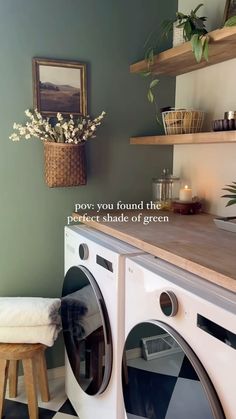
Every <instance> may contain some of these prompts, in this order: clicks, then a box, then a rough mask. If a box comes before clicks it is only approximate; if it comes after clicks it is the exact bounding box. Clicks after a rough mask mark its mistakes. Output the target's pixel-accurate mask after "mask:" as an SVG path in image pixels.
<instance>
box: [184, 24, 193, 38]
mask: <svg viewBox="0 0 236 419" xmlns="http://www.w3.org/2000/svg"><path fill="white" fill-rule="evenodd" d="M191 36H192V26H191V23H190V22H189V20H186V22H185V24H184V37H185V40H186V41H190V39H191Z"/></svg>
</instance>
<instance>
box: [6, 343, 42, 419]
mask: <svg viewBox="0 0 236 419" xmlns="http://www.w3.org/2000/svg"><path fill="white" fill-rule="evenodd" d="M45 349H46V346H44V345H42V344H41V343H35V344H30V343H22V344H21V343H0V418H2V416H3V406H4V400H5V393H6V384H7V377H9V397H17V382H18V361H22V364H23V370H24V376H25V388H26V394H27V398H28V410H29V417H30V419H38V400H37V389H36V376H37V378H38V383H39V388H40V393H41V399H42V401H43V402H48V401H49V400H50V395H49V390H48V380H47V369H46V362H45V356H44V351H45Z"/></svg>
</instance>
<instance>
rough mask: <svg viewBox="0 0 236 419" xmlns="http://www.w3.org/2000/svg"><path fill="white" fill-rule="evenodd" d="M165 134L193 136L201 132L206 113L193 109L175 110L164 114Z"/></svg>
mask: <svg viewBox="0 0 236 419" xmlns="http://www.w3.org/2000/svg"><path fill="white" fill-rule="evenodd" d="M162 119H163V125H164V128H165V134H167V135H171V134H174V135H175V134H191V133H194V132H201V129H202V124H203V120H204V112H202V111H198V110H193V109H173V110H171V111H167V112H162Z"/></svg>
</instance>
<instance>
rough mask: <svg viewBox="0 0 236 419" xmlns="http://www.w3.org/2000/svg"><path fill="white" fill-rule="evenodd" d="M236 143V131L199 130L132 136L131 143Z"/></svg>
mask: <svg viewBox="0 0 236 419" xmlns="http://www.w3.org/2000/svg"><path fill="white" fill-rule="evenodd" d="M221 143H236V131H217V132H198V133H196V134H178V135H153V136H147V137H131V138H130V144H136V145H175V144H176V145H177V144H221Z"/></svg>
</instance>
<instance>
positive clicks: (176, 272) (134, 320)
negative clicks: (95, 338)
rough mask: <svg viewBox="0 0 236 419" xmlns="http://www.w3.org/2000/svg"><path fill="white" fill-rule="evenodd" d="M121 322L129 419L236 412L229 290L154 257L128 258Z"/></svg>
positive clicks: (234, 310) (188, 418) (234, 330)
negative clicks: (123, 315) (123, 338)
mask: <svg viewBox="0 0 236 419" xmlns="http://www.w3.org/2000/svg"><path fill="white" fill-rule="evenodd" d="M134 290H135V292H134ZM125 325H126V326H125V335H126V343H125V347H124V354H123V363H124V364H126V374H125V382H124V384H123V395H124V402H125V408H126V414H127V417H128V418H129V419H135V418H137V419H140V418H141V419H146V418H152V419H235V418H236V397H235V383H236V295H235V294H234V293H231V292H229V291H227V290H224V289H223V288H221V287H218V286H216V285H214V284H212V283H210V282H208V281H205V280H203V279H201V278H199V277H197V276H195V275H193V274H190V273H188V272H186V271H184V270H182V269H179V268H177V267H175V266H173V265H171V264H169V263H167V262H164V261H161V260H160V259H157V258H154V257H153V256H151V255H143V256H137V257H133V258H127V259H126V298H125Z"/></svg>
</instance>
